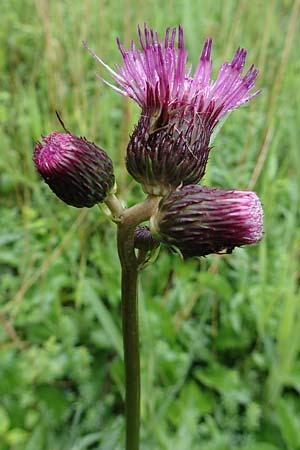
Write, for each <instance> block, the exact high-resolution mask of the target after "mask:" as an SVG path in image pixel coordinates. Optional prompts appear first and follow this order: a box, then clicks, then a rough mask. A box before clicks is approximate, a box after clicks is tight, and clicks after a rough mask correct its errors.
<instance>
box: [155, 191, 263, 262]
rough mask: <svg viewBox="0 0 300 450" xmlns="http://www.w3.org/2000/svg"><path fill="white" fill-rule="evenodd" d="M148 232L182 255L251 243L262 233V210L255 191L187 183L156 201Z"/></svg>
mask: <svg viewBox="0 0 300 450" xmlns="http://www.w3.org/2000/svg"><path fill="white" fill-rule="evenodd" d="M150 229H151V233H152V234H153V236H154V237H155V238H156V239H158V240H160V241H161V242H163V243H165V244H167V245H169V246H173V247H176V248H178V249H179V250H180V252H181V253H182V255H183V256H184V258H187V257H191V256H205V255H208V254H210V253H218V252H221V251H224V250H226V251H228V252H231V251H232V250H233V248H234V247H240V246H241V245H248V244H255V243H257V242H259V241H260V239H261V237H262V233H263V211H262V207H261V203H260V201H259V198H258V197H257V195H256V194H255V192H251V191H237V190H222V189H216V188H208V187H203V186H199V185H189V186H185V187H183V188H182V189H179V190H176V191H173V192H172V193H171V194H170V195H169V196H168V197H166V198H165V199H163V200H162V201H161V202H160V205H159V209H158V212H157V213H156V215H155V216H153V217H152V219H151V227H150Z"/></svg>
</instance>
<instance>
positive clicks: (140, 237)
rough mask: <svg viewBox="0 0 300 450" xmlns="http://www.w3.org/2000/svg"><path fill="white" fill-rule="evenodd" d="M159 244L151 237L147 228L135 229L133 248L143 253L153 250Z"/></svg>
mask: <svg viewBox="0 0 300 450" xmlns="http://www.w3.org/2000/svg"><path fill="white" fill-rule="evenodd" d="M158 246H159V242H158V241H157V240H156V239H154V237H153V236H152V234H151V232H150V230H149V227H146V226H143V227H136V229H135V230H134V247H135V248H137V249H138V250H142V251H144V252H149V251H151V250H155V249H156V248H157V247H158Z"/></svg>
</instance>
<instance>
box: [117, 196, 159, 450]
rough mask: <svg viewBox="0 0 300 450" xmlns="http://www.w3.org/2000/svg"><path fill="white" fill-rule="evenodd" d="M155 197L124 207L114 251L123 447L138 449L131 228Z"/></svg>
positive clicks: (135, 272)
mask: <svg viewBox="0 0 300 450" xmlns="http://www.w3.org/2000/svg"><path fill="white" fill-rule="evenodd" d="M158 201H159V198H158V197H150V198H148V199H147V200H145V201H144V202H143V203H139V204H138V205H135V206H133V207H132V208H129V209H125V210H124V211H123V213H122V219H121V221H120V222H119V223H118V253H119V258H120V262H121V267H122V287H121V294H122V323H123V345H124V365H125V414H126V450H138V448H139V428H140V351H139V324H138V292H137V279H138V261H137V258H136V255H135V251H134V230H135V228H136V226H137V225H138V224H140V223H141V222H143V221H144V220H148V219H149V218H150V216H151V215H152V214H153V212H154V210H155V208H156V206H157V204H158Z"/></svg>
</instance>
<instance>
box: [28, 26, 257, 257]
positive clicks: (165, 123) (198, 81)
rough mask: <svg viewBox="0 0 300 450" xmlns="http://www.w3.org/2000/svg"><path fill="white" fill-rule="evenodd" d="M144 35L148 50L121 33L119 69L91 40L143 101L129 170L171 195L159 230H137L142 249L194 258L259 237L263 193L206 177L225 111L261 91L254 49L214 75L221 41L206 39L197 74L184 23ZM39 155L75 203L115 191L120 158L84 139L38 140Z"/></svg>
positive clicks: (52, 182) (127, 92)
mask: <svg viewBox="0 0 300 450" xmlns="http://www.w3.org/2000/svg"><path fill="white" fill-rule="evenodd" d="M138 34H139V43H140V48H137V47H136V46H135V43H134V42H132V45H131V47H130V49H128V50H125V49H124V48H123V47H122V45H121V43H120V41H119V39H118V40H117V42H118V46H119V50H120V52H121V56H122V59H123V66H116V69H115V70H112V69H111V68H109V67H108V66H107V65H106V64H105V63H104V62H103V61H102V60H101V59H100V58H99V57H98V56H97V55H96V54H95V53H94V52H93V51H92V50H90V49H89V48H88V47H87V45H86V44H84V45H85V46H86V47H87V48H88V50H89V51H90V53H92V55H93V56H94V57H95V58H96V59H97V61H98V62H100V64H102V66H104V67H105V68H106V69H107V70H108V71H109V73H110V75H111V76H112V78H113V79H114V81H115V82H116V83H117V84H118V86H115V85H112V84H110V83H108V82H107V81H105V80H103V79H102V78H101V77H99V78H100V79H101V80H102V81H103V82H105V83H106V84H109V85H110V86H111V87H112V88H113V89H114V90H116V91H117V92H119V93H121V94H122V95H124V96H128V97H130V98H132V99H133V100H134V101H136V103H137V104H138V105H139V106H140V108H141V116H140V119H139V121H138V123H137V125H136V127H135V128H134V131H133V133H132V136H131V137H130V140H129V143H128V147H127V155H126V167H127V169H128V172H129V173H130V174H131V175H132V177H133V178H134V179H135V180H136V181H137V182H139V183H140V184H141V186H142V188H143V190H144V191H145V192H146V193H147V194H149V195H151V196H159V197H162V200H161V201H160V203H159V207H158V210H157V211H156V213H155V214H154V216H153V217H152V218H151V221H150V229H149V228H148V227H139V228H137V229H136V232H135V246H136V248H139V249H142V250H144V251H150V250H151V249H154V248H155V247H156V246H157V241H159V242H163V243H165V244H167V245H169V246H171V247H176V248H177V249H178V250H179V251H180V252H181V253H182V255H183V256H184V257H191V256H205V255H207V254H209V253H217V252H222V251H231V250H232V249H233V248H234V247H237V246H241V245H246V244H252V243H256V242H258V241H259V240H260V239H261V237H262V229H263V227H262V217H263V213H262V208H261V204H260V201H259V199H258V197H257V195H256V194H255V193H254V192H250V191H238V190H221V189H214V188H208V187H203V186H200V185H198V184H197V183H199V182H200V181H201V180H202V178H203V176H204V174H205V170H206V165H207V160H208V156H209V152H210V138H211V135H212V132H213V130H214V128H215V126H216V125H217V124H218V122H219V120H220V118H221V117H222V116H224V115H225V114H226V113H228V112H229V111H231V110H233V109H235V108H237V107H239V106H240V105H242V104H244V103H246V102H248V101H249V100H250V99H252V98H253V97H254V96H256V95H257V94H258V93H259V91H255V92H251V91H252V89H253V88H254V85H255V79H256V76H257V73H258V71H257V70H256V69H255V68H254V66H253V65H252V66H251V67H250V68H249V69H248V71H247V72H246V73H245V74H244V75H243V70H244V66H245V61H246V54H247V52H246V50H245V49H240V48H238V49H237V51H236V53H235V55H234V57H233V59H232V61H227V62H225V63H224V64H222V65H221V67H220V70H219V73H218V76H217V78H216V80H215V81H213V80H211V71H212V60H211V48H212V39H207V40H206V41H205V44H204V47H203V50H202V53H201V55H200V57H199V60H198V63H197V65H196V68H195V70H194V73H193V75H192V70H191V68H188V66H187V51H186V50H185V47H184V37H183V30H182V28H181V27H180V26H179V27H178V30H177V29H176V28H174V29H173V30H171V29H170V28H167V30H166V33H165V37H164V39H163V40H162V41H160V40H159V38H158V33H157V32H154V31H153V30H151V29H149V28H148V27H147V26H146V24H145V26H144V29H143V30H142V29H141V28H140V27H139V28H138ZM176 36H177V37H178V38H177V45H176ZM33 159H34V162H35V165H36V167H37V170H38V172H39V173H40V174H41V176H42V177H43V178H44V180H45V181H46V183H47V184H48V185H49V186H50V188H51V189H52V190H53V192H54V193H55V194H56V195H57V196H58V197H59V198H60V199H62V200H63V201H64V202H66V203H68V204H69V205H72V206H76V207H79V208H80V207H91V206H93V205H95V204H96V203H99V202H103V201H105V199H106V198H107V196H109V195H110V194H111V193H112V192H113V189H114V185H115V177H114V172H113V164H112V161H111V159H110V158H109V156H108V155H107V154H106V152H104V151H103V150H102V149H100V148H99V147H97V146H96V145H95V144H93V143H91V142H89V141H87V140H86V139H84V138H81V137H76V136H74V135H72V134H71V133H69V132H66V133H52V134H50V135H49V136H46V137H43V143H38V144H37V146H36V148H35V152H34V158H33ZM153 236H154V237H155V238H156V240H155V239H154V237H153Z"/></svg>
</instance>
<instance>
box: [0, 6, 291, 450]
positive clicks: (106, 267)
mask: <svg viewBox="0 0 300 450" xmlns="http://www.w3.org/2000/svg"><path fill="white" fill-rule="evenodd" d="M0 14H1V16H0V23H1V26H0V144H1V145H0V208H1V210H0V449H1V450H91V449H93V450H94V449H95V450H96V449H97V450H122V449H123V440H124V421H123V414H124V408H123V398H124V375H123V363H122V334H121V311H120V288H119V277H120V268H119V263H118V259H117V253H116V241H115V231H116V230H115V225H114V224H113V223H111V222H110V221H109V220H108V218H107V216H106V215H105V211H103V210H102V209H99V208H97V207H94V208H92V209H76V208H72V207H68V206H67V205H65V204H64V203H62V202H61V201H59V200H58V199H57V198H56V197H55V196H54V195H53V194H52V192H51V191H50V190H49V188H48V187H47V186H46V185H45V183H43V182H42V181H41V180H40V179H39V177H38V175H37V173H36V171H35V168H34V166H33V162H32V154H33V148H34V145H35V142H36V141H37V140H38V139H40V136H41V134H48V133H50V132H51V131H54V130H57V131H61V126H60V124H59V122H58V120H57V118H56V115H55V111H56V110H57V111H59V113H60V115H61V116H62V118H63V120H64V123H65V125H66V127H67V128H68V129H69V130H70V131H72V133H74V134H76V135H79V136H85V137H86V138H87V139H89V140H90V141H94V142H95V143H97V144H98V145H99V146H101V147H102V148H104V149H106V150H107V152H108V153H109V155H110V156H111V158H112V159H113V161H114V164H115V173H116V178H117V181H118V195H119V197H120V198H121V199H122V201H123V202H124V204H126V205H127V206H130V205H132V204H134V203H135V202H137V201H140V200H142V199H143V198H144V194H143V192H142V190H141V189H140V186H139V185H138V184H137V183H136V182H135V181H134V180H133V179H132V178H131V177H130V176H129V175H128V174H127V172H126V169H125V162H124V157H125V152H126V146H127V142H128V139H129V135H130V134H131V132H132V130H133V126H134V124H135V122H136V121H137V119H138V117H139V109H138V107H137V105H135V104H134V102H133V101H131V100H129V99H125V98H123V97H121V96H120V95H118V94H117V93H116V92H114V91H113V90H112V89H110V88H109V87H108V86H105V85H103V84H101V82H100V81H98V80H97V79H96V77H95V72H98V73H100V75H101V76H103V77H104V78H106V79H109V75H108V74H107V73H105V70H104V69H103V68H101V67H100V66H99V64H98V63H97V62H96V61H95V60H94V59H93V58H92V57H91V56H90V55H89V53H88V52H87V51H86V50H85V48H84V47H83V45H82V43H81V41H82V40H83V39H84V40H86V41H87V43H88V45H89V46H90V47H91V48H92V49H93V50H94V51H95V52H96V53H97V54H98V55H100V56H101V57H102V58H103V59H104V60H105V61H106V62H107V63H108V64H109V65H111V66H113V65H114V64H115V63H121V57H120V54H119V51H118V49H117V45H116V41H115V39H116V36H120V38H121V41H122V42H123V43H124V45H125V47H126V46H129V45H130V41H131V39H132V38H136V36H137V32H136V29H137V24H138V23H141V24H142V23H143V22H144V21H146V22H147V24H148V25H149V26H151V27H153V28H154V29H157V30H159V32H160V35H161V36H163V33H164V30H165V28H166V27H167V26H168V25H171V26H176V25H178V24H179V23H180V24H182V26H183V27H184V32H185V42H186V47H187V48H188V50H189V61H190V62H191V63H192V64H193V66H195V64H196V62H197V58H198V57H199V54H200V51H201V50H202V46H203V43H204V40H205V38H206V37H209V36H212V37H213V62H214V65H213V67H214V69H213V75H214V77H215V76H216V74H217V70H218V68H219V66H220V64H221V63H222V62H224V61H225V60H229V59H231V58H232V56H233V53H234V52H235V50H236V48H237V47H239V46H242V47H245V48H246V49H247V50H248V56H247V67H249V66H250V64H252V63H254V64H255V65H256V66H257V67H258V68H259V70H260V75H259V77H258V79H257V86H258V88H260V89H261V94H260V95H259V96H258V97H256V98H255V99H253V101H251V102H250V103H249V104H247V105H245V106H243V107H242V108H240V109H239V110H237V111H234V112H232V113H231V114H230V115H229V117H228V119H227V121H226V122H225V124H224V125H223V127H222V129H221V131H220V132H219V134H218V135H217V137H216V139H215V141H214V144H213V145H214V148H213V150H212V151H211V155H210V159H209V163H208V169H207V173H206V175H205V178H204V184H205V185H208V186H216V187H220V188H226V189H231V188H233V189H234V188H235V189H251V190H255V191H256V192H257V194H258V195H259V196H260V198H261V201H262V204H263V208H264V230H265V231H264V237H263V240H262V241H261V243H260V244H259V245H256V246H252V247H251V246H250V247H246V248H238V249H235V250H234V252H233V254H231V255H210V256H208V257H206V258H202V259H191V260H188V261H186V262H184V263H183V262H182V260H181V258H180V257H179V256H178V255H177V254H174V253H171V252H170V251H168V250H167V249H166V248H161V250H160V254H159V256H158V259H157V260H156V262H155V264H153V265H150V266H149V267H147V268H146V269H145V270H144V271H143V272H142V274H141V277H140V329H141V330H140V331H141V368H142V427H141V450H199V449H204V450H237V449H238V450H297V449H300V396H299V393H300V289H299V281H300V278H299V277H300V272H299V270H300V269H299V267H300V266H299V264H300V145H299V142H300V131H299V130H300V58H299V49H300V40H299V29H300V1H299V0H295V1H292V0H269V1H266V2H263V1H260V0H254V1H253V2H249V1H247V0H226V1H221V0H216V1H209V0H190V1H189V0H179V1H175V0H169V1H166V2H163V1H158V0H149V1H147V2H145V1H141V0H132V1H129V0H121V1H117V0H110V1H109V2H108V1H106V0H97V1H96V0H73V1H71V0H66V1H64V2H62V1H59V0H24V1H21V0H1V13H0Z"/></svg>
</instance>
